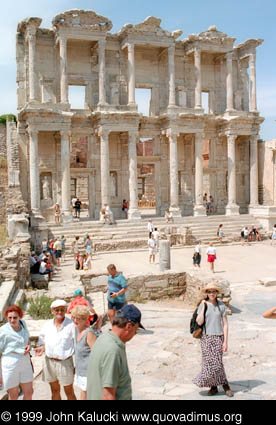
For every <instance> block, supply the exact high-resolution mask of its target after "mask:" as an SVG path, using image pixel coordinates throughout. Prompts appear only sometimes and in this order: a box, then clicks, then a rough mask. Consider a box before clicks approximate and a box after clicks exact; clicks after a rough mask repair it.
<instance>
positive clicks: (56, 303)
mask: <svg viewBox="0 0 276 425" xmlns="http://www.w3.org/2000/svg"><path fill="white" fill-rule="evenodd" d="M66 305H67V303H66V301H64V300H55V301H53V302H52V304H51V308H56V307H65V306H66Z"/></svg>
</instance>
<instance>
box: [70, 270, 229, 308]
mask: <svg viewBox="0 0 276 425" xmlns="http://www.w3.org/2000/svg"><path fill="white" fill-rule="evenodd" d="M72 276H73V279H76V280H80V282H81V283H82V285H83V286H84V288H85V293H86V294H87V293H91V294H93V292H98V291H101V290H104V289H105V288H106V285H107V276H106V275H103V274H100V273H99V274H94V273H91V272H84V271H81V272H78V273H77V272H74V273H73V275H72ZM125 277H126V279H127V283H128V290H127V292H126V297H127V301H134V302H146V301H149V300H163V299H164V298H175V297H181V298H180V299H183V300H185V301H187V302H188V303H189V304H190V305H192V306H195V305H196V303H197V300H198V299H199V296H200V293H201V290H202V289H203V288H204V287H205V286H206V285H207V283H209V282H214V281H215V282H217V284H218V285H219V286H220V287H221V290H222V294H223V296H222V298H221V299H222V301H223V302H224V303H225V305H226V307H227V311H228V314H231V308H230V301H231V290H230V284H229V282H228V281H226V280H218V279H203V280H199V279H198V278H197V277H195V276H193V274H189V273H185V272H183V273H174V272H172V271H170V270H168V271H166V272H163V273H162V272H160V273H154V274H144V275H142V274H138V275H129V276H125ZM182 296H183V298H182ZM92 298H93V295H92Z"/></svg>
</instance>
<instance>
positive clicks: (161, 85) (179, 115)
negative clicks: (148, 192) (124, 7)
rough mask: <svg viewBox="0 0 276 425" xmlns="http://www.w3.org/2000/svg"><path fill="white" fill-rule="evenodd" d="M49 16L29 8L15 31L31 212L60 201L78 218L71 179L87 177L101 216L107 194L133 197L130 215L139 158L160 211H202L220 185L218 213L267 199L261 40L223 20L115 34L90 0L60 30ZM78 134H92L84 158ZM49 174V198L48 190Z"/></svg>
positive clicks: (60, 22)
mask: <svg viewBox="0 0 276 425" xmlns="http://www.w3.org/2000/svg"><path fill="white" fill-rule="evenodd" d="M40 24H41V20H40V18H28V19H26V20H24V21H22V22H21V23H20V24H19V25H18V34H17V81H18V108H19V116H18V139H19V142H18V143H19V148H20V157H21V162H20V166H21V170H22V173H21V179H22V180H21V187H22V188H23V189H22V190H23V197H24V200H25V201H26V202H27V203H28V206H29V208H30V210H31V211H32V213H33V214H34V215H35V214H38V215H39V214H40V213H41V212H42V213H43V208H44V207H45V208H46V207H47V208H48V209H49V208H52V206H53V205H54V203H55V202H58V203H60V204H61V207H62V212H63V218H64V220H70V217H71V213H70V200H71V195H72V187H71V184H72V180H71V179H72V178H75V179H77V178H80V177H78V176H79V175H81V176H82V177H81V178H85V179H87V195H86V196H87V198H88V201H89V212H90V216H91V217H92V218H99V212H100V210H101V208H103V207H104V205H105V204H109V205H110V206H111V208H112V211H113V213H114V216H115V218H119V217H122V214H123V213H122V208H121V205H122V200H123V199H127V200H128V202H129V216H128V218H129V219H139V218H140V212H139V208H138V189H137V180H138V176H137V163H138V162H139V164H141V163H143V164H145V165H148V164H149V165H151V166H152V167H154V173H153V175H154V192H155V198H156V199H155V201H156V202H155V204H156V211H157V214H159V215H160V214H164V211H165V209H166V208H169V209H170V211H171V212H172V213H173V215H175V216H180V215H190V214H194V215H204V214H205V213H206V212H205V208H204V207H203V200H202V198H203V193H205V192H208V193H209V194H213V195H214V197H215V207H216V212H218V213H221V214H223V213H226V214H231V215H236V214H239V212H247V211H248V209H250V208H251V207H256V205H258V169H257V148H256V147H257V140H258V133H259V127H260V124H261V123H262V121H263V119H262V118H261V117H260V116H259V113H258V111H257V103H256V47H257V46H259V45H260V44H261V43H262V40H260V39H250V40H248V41H246V42H244V43H242V44H239V45H237V46H234V42H235V38H232V37H229V36H228V35H226V34H224V33H223V32H220V31H218V30H217V28H216V27H214V26H212V27H210V28H209V29H208V30H207V31H205V32H202V33H200V34H198V35H195V34H192V35H189V36H188V37H187V38H184V39H182V40H181V39H179V37H180V36H181V35H182V31H181V30H176V31H172V32H169V31H167V30H165V29H163V28H162V27H161V20H160V19H158V18H155V17H148V18H146V19H145V20H144V21H143V22H142V23H139V24H136V25H132V24H127V25H125V26H124V27H123V28H122V29H121V30H120V31H119V32H117V33H116V34H111V33H110V32H109V31H110V30H111V28H112V23H111V21H110V20H109V19H108V18H105V17H103V16H99V15H97V14H96V13H95V12H93V11H84V10H70V11H67V12H64V13H61V14H59V15H57V16H56V17H54V18H53V21H52V24H53V27H52V28H51V29H43V28H40ZM248 67H249V69H248ZM249 82H250V86H249ZM74 85H79V86H83V87H84V88H85V98H84V107H83V109H81V110H73V109H72V108H71V105H70V103H69V95H68V91H69V87H70V86H74ZM249 87H250V90H249ZM137 88H144V89H148V90H150V92H151V100H150V105H149V116H142V114H140V113H138V106H137V104H136V99H135V90H136V89H137ZM204 94H207V96H208V101H209V105H208V108H207V110H206V111H204V108H203V102H202V98H203V95H204ZM80 137H83V138H86V140H87V153H86V154H87V162H86V163H85V162H83V161H82V162H81V160H80V158H79V161H80V162H81V165H77V166H76V165H74V164H75V163H74V161H75V160H76V158H75V159H74V158H72V155H75V157H76V149H75V148H74V149H72V139H73V138H80ZM141 138H148V139H152V141H153V142H152V143H153V155H151V157H149V156H146V157H144V158H143V157H140V156H139V161H138V160H137V151H136V146H137V142H138V141H139V139H141ZM203 146H205V147H206V146H207V147H208V148H209V151H208V152H207V153H206V152H205V151H204V152H203ZM82 149H83V147H82ZM204 149H205V148H204ZM84 154H85V153H84V152H82V153H81V155H82V156H83V155H84ZM204 155H205V157H208V158H209V160H208V162H207V163H206V162H204V160H203V159H204ZM205 164H207V166H205ZM80 169H81V171H79V170H80ZM76 170H77V171H76ZM46 180H47V181H48V182H49V186H50V194H51V196H50V197H49V199H46V200H45V199H44V198H43V193H42V181H46ZM82 186H83V184H82ZM28 188H30V189H29V190H28ZM46 201H47V202H46ZM85 201H86V199H85Z"/></svg>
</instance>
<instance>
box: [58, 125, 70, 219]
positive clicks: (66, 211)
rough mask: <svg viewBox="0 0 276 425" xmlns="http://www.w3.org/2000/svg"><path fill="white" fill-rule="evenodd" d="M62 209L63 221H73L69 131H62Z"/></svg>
mask: <svg viewBox="0 0 276 425" xmlns="http://www.w3.org/2000/svg"><path fill="white" fill-rule="evenodd" d="M60 135H61V210H62V214H63V221H66V222H68V221H72V214H71V211H70V203H71V177H70V141H69V132H68V131H61V132H60Z"/></svg>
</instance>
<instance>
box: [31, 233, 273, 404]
mask: <svg viewBox="0 0 276 425" xmlns="http://www.w3.org/2000/svg"><path fill="white" fill-rule="evenodd" d="M275 253H276V247H272V246H270V244H269V242H268V241H265V242H261V243H258V244H252V245H250V246H240V245H234V246H221V247H220V246H219V247H217V257H218V260H217V262H216V273H215V275H214V276H215V277H216V276H218V274H219V276H220V277H223V278H226V279H228V280H229V281H230V283H231V290H232V302H231V306H232V311H233V314H232V316H229V325H230V326H229V328H230V331H229V351H228V353H227V354H225V356H224V364H225V369H226V374H227V376H228V379H229V382H230V384H231V387H232V389H233V391H234V393H235V397H234V398H235V399H236V400H237V399H238V400H260V399H276V359H275V350H276V338H275V325H276V323H275V322H274V321H270V320H266V319H263V318H262V313H263V312H264V311H265V310H266V309H268V308H270V307H272V306H273V305H276V287H274V286H272V287H264V286H261V285H260V284H259V282H258V281H259V279H262V278H265V277H266V278H269V277H270V278H276V262H275V261H274V260H273V259H274V256H275ZM171 254H172V269H173V270H174V271H187V272H189V273H196V274H197V275H202V276H205V277H206V276H211V273H210V271H209V267H208V264H207V262H206V259H205V249H203V256H202V257H203V260H202V268H201V270H200V271H197V270H196V271H194V270H193V267H192V258H191V257H192V250H191V248H181V249H173V250H172V251H171ZM72 263H73V262H72V260H70V261H69V259H67V261H66V263H65V265H64V266H63V267H62V271H61V276H59V279H63V278H64V279H65V280H68V279H70V277H71V273H72V268H73V266H72ZM109 263H115V264H116V266H117V268H118V269H119V270H122V271H123V272H125V273H130V272H131V273H136V272H142V271H144V272H149V271H150V270H156V271H157V270H158V268H159V265H158V262H157V264H155V265H152V264H149V263H148V253H147V251H138V252H129V253H126V252H124V253H118V252H116V253H107V254H98V255H96V256H95V257H94V260H93V268H94V269H95V271H96V272H99V271H103V270H105V267H106V265H107V264H109ZM57 284H58V282H57ZM139 308H140V309H141V311H142V316H143V320H142V322H143V324H144V326H145V328H146V332H144V331H143V332H141V333H139V334H138V335H137V336H135V337H134V338H133V339H132V340H131V341H130V342H129V343H127V354H128V360H129V367H130V372H131V375H132V383H133V397H134V399H152V400H155V399H158V400H162V399H164V400H165V399H166V400H204V399H206V398H207V396H206V392H207V389H206V390H205V389H198V388H197V387H196V386H195V385H194V384H193V383H192V378H193V377H194V376H195V375H196V374H197V373H198V372H199V370H200V362H201V352H200V343H199V341H197V340H195V339H193V338H192V337H191V335H190V333H189V321H190V317H191V314H192V308H191V306H189V305H186V304H185V302H183V300H171V301H170V300H165V301H163V302H149V303H145V304H141V305H139ZM109 327H110V326H109V325H106V326H105V329H108V328H109ZM34 362H35V369H36V371H39V370H40V367H41V359H39V358H34ZM34 389H35V393H34V399H35V400H41V399H49V398H50V391H49V387H48V385H47V384H44V383H43V382H42V381H41V377H40V376H38V378H36V380H35V382H34ZM76 392H77V394H78V391H76ZM225 398H226V397H225V396H224V394H223V392H222V391H221V392H220V393H219V394H218V395H216V396H215V397H213V398H212V399H213V400H223V399H225ZM208 399H210V398H209V397H208Z"/></svg>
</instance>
